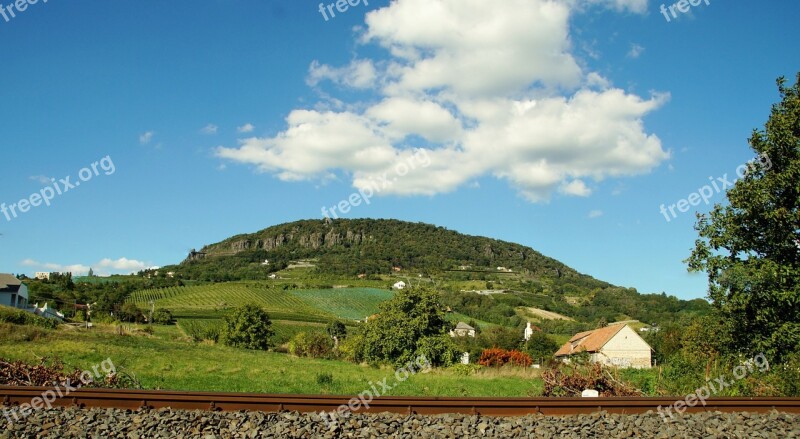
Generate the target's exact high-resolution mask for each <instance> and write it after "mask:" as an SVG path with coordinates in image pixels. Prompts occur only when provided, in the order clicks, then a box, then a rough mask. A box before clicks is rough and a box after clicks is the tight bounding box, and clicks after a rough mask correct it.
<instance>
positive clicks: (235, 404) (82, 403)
mask: <svg viewBox="0 0 800 439" xmlns="http://www.w3.org/2000/svg"><path fill="white" fill-rule="evenodd" d="M48 391H52V393H49V394H48V395H55V400H54V401H52V403H51V405H52V406H54V407H71V406H77V407H82V408H120V409H131V410H137V409H140V408H151V409H160V408H167V407H170V408H173V409H182V410H211V411H239V410H247V411H264V412H280V411H297V412H301V413H309V412H320V411H327V412H330V411H333V410H336V409H337V408H338V407H339V406H341V405H347V404H348V403H349V402H350V401H351V397H349V396H328V395H265V394H253V393H216V392H180V391H155V390H117V389H78V390H74V391H71V392H69V394H64V395H63V396H61V397H59V396H58V395H57V392H55V389H54V388H50V387H10V386H0V405H4V406H6V408H8V407H9V406H17V405H21V404H32V403H35V401H34V400H35V399H36V398H42V396H43V395H44V394H46V393H47V392H48ZM61 392H62V394H63V393H64V391H63V388H62V389H61ZM676 400H678V398H677V397H671V398H630V397H629V398H445V397H429V398H420V397H380V398H375V399H374V400H372V401H371V402H369V408H368V409H367V408H365V407H359V408H357V409H355V410H353V411H354V412H358V413H380V412H391V413H401V414H420V415H433V414H444V413H460V414H476V415H482V416H520V415H527V414H537V413H539V414H543V415H575V414H587V413H594V412H598V411H606V412H608V413H619V414H637V413H645V412H647V411H650V410H652V411H656V410H657V408H658V407H659V406H662V407H667V406H670V405H672V404H674V403H675V402H676ZM39 403H40V404H39V405H41V401H39ZM354 405H355V403H354ZM772 410H776V411H778V412H784V413H793V414H800V398H711V399H708V400H707V401H706V405H705V406H702V405H700V404H698V405H697V406H695V407H687V409H686V411H687V412H689V413H697V412H704V411H720V412H755V413H764V412H769V411H772Z"/></svg>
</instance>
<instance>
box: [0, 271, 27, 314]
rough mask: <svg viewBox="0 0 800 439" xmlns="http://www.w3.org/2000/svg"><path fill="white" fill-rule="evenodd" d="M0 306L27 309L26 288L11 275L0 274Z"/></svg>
mask: <svg viewBox="0 0 800 439" xmlns="http://www.w3.org/2000/svg"><path fill="white" fill-rule="evenodd" d="M0 305H5V306H10V307H12V308H21V309H27V308H28V287H27V286H25V284H24V283H22V281H21V280H19V279H17V278H16V277H14V276H13V275H10V274H5V273H0Z"/></svg>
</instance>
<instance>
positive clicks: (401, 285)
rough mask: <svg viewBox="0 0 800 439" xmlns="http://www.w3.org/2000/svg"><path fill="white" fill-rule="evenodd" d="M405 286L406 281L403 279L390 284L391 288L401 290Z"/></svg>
mask: <svg viewBox="0 0 800 439" xmlns="http://www.w3.org/2000/svg"><path fill="white" fill-rule="evenodd" d="M405 287H406V283H405V282H403V281H400V282H397V283H396V284H394V285H392V288H394V289H395V290H402V289H403V288H405Z"/></svg>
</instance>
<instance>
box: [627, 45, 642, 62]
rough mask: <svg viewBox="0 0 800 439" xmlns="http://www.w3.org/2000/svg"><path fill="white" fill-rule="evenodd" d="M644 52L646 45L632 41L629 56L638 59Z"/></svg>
mask: <svg viewBox="0 0 800 439" xmlns="http://www.w3.org/2000/svg"><path fill="white" fill-rule="evenodd" d="M642 53H644V47H642V46H640V45H638V44H636V43H631V49H630V50H629V51H628V58H633V59H636V58H638V57H639V56H641V55H642Z"/></svg>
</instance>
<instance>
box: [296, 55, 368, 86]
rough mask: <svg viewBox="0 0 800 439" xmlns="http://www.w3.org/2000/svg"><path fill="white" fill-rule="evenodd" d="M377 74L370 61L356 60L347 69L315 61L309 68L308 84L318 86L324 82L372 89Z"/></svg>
mask: <svg viewBox="0 0 800 439" xmlns="http://www.w3.org/2000/svg"><path fill="white" fill-rule="evenodd" d="M376 79H377V74H376V71H375V66H373V65H372V62H371V61H369V60H363V59H362V60H355V61H353V62H351V63H350V65H348V66H346V67H341V68H336V67H331V66H329V65H327V64H320V63H319V62H318V61H313V62H312V63H311V66H310V67H309V68H308V78H306V83H307V84H308V85H310V86H312V87H313V86H316V85H317V84H319V83H320V82H322V81H323V80H328V81H332V82H334V83H336V84H339V85H345V86H347V87H352V88H370V87H372V86H374V85H375V80H376Z"/></svg>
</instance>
